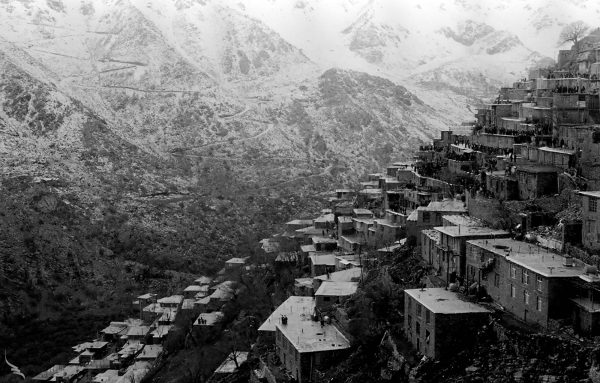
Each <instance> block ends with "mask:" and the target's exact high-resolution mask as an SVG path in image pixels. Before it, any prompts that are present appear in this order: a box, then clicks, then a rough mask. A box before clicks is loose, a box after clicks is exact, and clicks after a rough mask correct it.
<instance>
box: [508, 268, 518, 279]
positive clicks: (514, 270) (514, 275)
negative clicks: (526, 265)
mask: <svg viewBox="0 0 600 383" xmlns="http://www.w3.org/2000/svg"><path fill="white" fill-rule="evenodd" d="M510 277H511V278H512V279H517V267H516V266H515V265H510Z"/></svg>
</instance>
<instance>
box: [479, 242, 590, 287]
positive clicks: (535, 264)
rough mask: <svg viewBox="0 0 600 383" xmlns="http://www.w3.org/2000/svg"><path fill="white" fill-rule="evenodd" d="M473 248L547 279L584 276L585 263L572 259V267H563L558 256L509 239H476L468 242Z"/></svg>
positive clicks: (563, 263)
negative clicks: (492, 254) (480, 249)
mask: <svg viewBox="0 0 600 383" xmlns="http://www.w3.org/2000/svg"><path fill="white" fill-rule="evenodd" d="M467 243H470V244H472V245H474V246H477V247H479V248H482V249H485V250H487V251H489V252H492V253H494V254H496V255H499V256H502V257H504V258H505V259H506V260H507V261H508V262H510V263H513V264H515V265H518V266H521V267H523V268H526V269H528V270H531V271H533V272H534V273H536V274H540V275H542V276H544V277H547V278H561V277H563V278H564V277H578V276H580V275H582V274H584V268H585V266H586V264H585V263H583V262H581V261H580V260H578V259H575V258H573V259H572V260H573V266H565V257H563V256H562V255H560V254H555V253H552V252H549V251H548V250H546V249H544V248H542V247H540V246H537V245H534V244H531V243H528V242H521V241H516V240H514V239H511V238H496V239H493V240H492V239H488V240H485V239H478V240H473V241H468V242H467Z"/></svg>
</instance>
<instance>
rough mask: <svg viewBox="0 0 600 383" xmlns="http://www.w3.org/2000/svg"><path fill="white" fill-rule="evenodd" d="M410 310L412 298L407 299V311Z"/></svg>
mask: <svg viewBox="0 0 600 383" xmlns="http://www.w3.org/2000/svg"><path fill="white" fill-rule="evenodd" d="M411 308H412V298H410V297H409V298H408V309H409V310H410V309H411Z"/></svg>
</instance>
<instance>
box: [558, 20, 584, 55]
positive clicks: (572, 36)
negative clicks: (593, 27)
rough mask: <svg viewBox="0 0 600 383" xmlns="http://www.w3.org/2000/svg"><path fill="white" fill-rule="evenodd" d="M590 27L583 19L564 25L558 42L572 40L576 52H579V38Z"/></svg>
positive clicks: (562, 42)
mask: <svg viewBox="0 0 600 383" xmlns="http://www.w3.org/2000/svg"><path fill="white" fill-rule="evenodd" d="M589 29H590V27H589V26H588V25H587V24H586V23H585V22H583V21H581V20H579V21H574V22H572V23H569V24H567V25H565V26H564V28H563V29H562V31H561V32H560V36H559V38H558V44H559V45H562V44H564V43H566V42H569V41H570V42H572V43H573V45H574V46H575V52H576V53H579V40H581V38H583V37H584V36H585V35H586V33H587V31H588V30H589Z"/></svg>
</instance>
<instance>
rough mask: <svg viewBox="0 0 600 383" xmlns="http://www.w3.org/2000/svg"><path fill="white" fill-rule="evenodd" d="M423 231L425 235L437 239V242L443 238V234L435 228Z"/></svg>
mask: <svg viewBox="0 0 600 383" xmlns="http://www.w3.org/2000/svg"><path fill="white" fill-rule="evenodd" d="M421 233H422V234H423V235H426V236H427V237H428V238H429V239H431V240H433V241H435V242H436V243H439V242H440V239H441V238H442V234H441V233H440V232H439V231H437V230H433V229H427V230H421Z"/></svg>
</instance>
